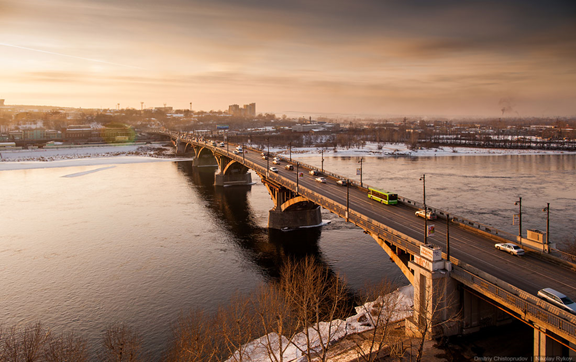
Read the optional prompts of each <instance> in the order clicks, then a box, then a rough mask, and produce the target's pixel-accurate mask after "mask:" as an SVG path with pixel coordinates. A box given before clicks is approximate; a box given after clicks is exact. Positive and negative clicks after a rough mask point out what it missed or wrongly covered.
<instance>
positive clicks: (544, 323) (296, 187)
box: [164, 132, 576, 360]
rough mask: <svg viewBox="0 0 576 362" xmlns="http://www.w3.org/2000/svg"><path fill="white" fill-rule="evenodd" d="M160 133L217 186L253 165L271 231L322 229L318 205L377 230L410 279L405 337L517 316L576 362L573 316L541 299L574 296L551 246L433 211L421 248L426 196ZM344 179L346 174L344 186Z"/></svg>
mask: <svg viewBox="0 0 576 362" xmlns="http://www.w3.org/2000/svg"><path fill="white" fill-rule="evenodd" d="M164 134H165V135H166V136H168V137H170V139H171V140H172V141H173V143H174V145H175V146H176V148H177V150H178V152H179V153H183V152H187V151H190V152H192V151H193V152H194V154H195V157H194V160H193V165H194V166H195V167H213V168H216V169H217V171H216V175H215V185H218V186H231V185H249V184H251V183H252V180H251V176H250V174H249V173H248V171H249V170H252V171H254V172H255V173H256V174H257V175H258V176H259V177H260V179H261V180H262V182H263V184H264V185H265V186H266V187H267V189H268V191H269V193H270V196H271V198H272V200H273V202H274V207H273V209H272V210H270V214H269V222H268V227H269V228H275V229H285V230H286V229H291V228H298V227H303V226H313V225H319V224H320V223H321V216H320V207H322V208H325V209H327V210H329V211H330V212H332V213H334V214H336V215H338V216H340V217H342V218H344V219H345V220H346V221H348V222H351V223H353V224H354V225H356V226H358V227H359V228H361V229H363V230H364V232H365V233H367V234H369V235H371V236H372V237H373V238H374V240H375V241H376V242H377V243H378V244H379V245H380V246H381V247H382V249H383V250H384V251H385V252H386V253H387V254H388V255H389V256H390V258H391V259H392V260H393V261H394V262H395V263H396V264H397V265H398V267H399V268H400V269H401V270H402V272H403V274H404V275H405V276H406V278H407V279H408V280H409V281H410V283H412V284H413V285H414V315H413V317H412V318H410V319H408V320H406V330H407V332H408V333H413V334H415V335H422V334H424V335H425V337H426V338H433V337H436V336H440V335H446V336H449V335H455V334H466V333H472V332H475V331H478V330H479V329H481V328H483V327H485V326H494V325H500V324H504V323H507V322H509V321H510V320H511V318H516V319H518V320H521V321H522V322H524V323H526V324H527V325H529V326H531V327H532V328H533V329H534V341H533V345H534V357H535V358H537V359H538V360H543V358H544V357H556V356H565V357H572V358H576V314H572V313H569V312H567V311H565V310H563V309H561V308H559V307H557V306H555V305H553V304H551V303H549V302H547V301H545V300H543V299H540V298H538V297H537V296H536V295H537V292H538V290H540V289H542V288H553V289H556V290H559V291H562V292H564V293H565V294H567V295H568V296H569V297H575V296H576V264H572V263H569V262H567V261H565V260H563V259H560V258H558V257H556V256H553V255H551V254H549V252H550V250H551V245H547V244H540V245H538V243H534V242H531V241H530V240H528V239H525V238H519V237H513V236H511V235H507V234H506V233H504V232H501V231H499V230H495V229H493V228H490V227H487V226H485V225H482V224H479V223H476V222H473V221H471V220H466V219H465V218H462V217H459V216H455V215H449V214H448V213H446V212H444V211H442V210H439V209H434V208H430V207H428V208H429V209H432V210H434V211H435V212H436V214H437V215H438V220H435V221H434V224H435V226H436V232H435V236H434V237H433V238H428V241H430V242H432V244H425V240H424V227H425V225H424V220H423V219H421V218H417V217H415V215H414V211H415V209H418V208H423V205H422V204H421V203H420V202H417V201H414V200H410V199H407V198H404V197H401V196H399V203H398V205H395V206H388V205H382V204H380V203H378V202H375V201H373V200H370V199H368V197H367V191H368V190H367V185H365V184H359V183H358V182H355V181H350V180H347V178H345V177H343V176H340V175H337V174H335V173H331V172H329V171H327V170H322V169H318V168H317V167H314V166H312V165H306V164H303V163H301V162H296V161H292V160H290V159H287V158H285V157H280V159H281V161H280V165H278V167H277V172H272V171H271V170H270V166H275V165H273V164H272V161H271V159H270V157H271V156H272V155H269V158H268V159H263V157H262V156H261V153H260V152H261V151H260V150H256V149H244V150H243V151H242V152H237V153H235V152H234V147H235V146H236V145H231V144H225V145H224V147H220V146H218V145H216V144H212V143H210V142H207V141H203V140H201V139H200V138H195V137H193V136H192V135H188V134H182V133H176V132H165V133H164ZM286 165H292V166H293V170H289V169H285V167H284V166H286ZM313 170H314V171H316V172H318V173H320V174H321V175H322V176H324V177H325V178H326V179H327V182H326V183H319V182H316V181H315V178H316V177H317V176H312V175H310V174H309V171H313ZM338 180H347V181H348V182H347V186H340V185H338V184H337V181H338ZM443 240H446V242H443ZM510 240H512V241H514V242H517V243H520V244H522V246H523V248H524V249H525V250H526V251H527V253H526V255H525V256H523V257H515V256H512V255H509V254H506V253H503V252H501V251H498V250H496V249H495V248H494V244H495V243H496V242H508V241H510ZM448 241H449V242H448ZM573 299H574V298H573Z"/></svg>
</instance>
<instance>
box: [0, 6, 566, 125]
mask: <svg viewBox="0 0 576 362" xmlns="http://www.w3.org/2000/svg"><path fill="white" fill-rule="evenodd" d="M0 98H5V99H6V103H7V104H35V105H60V106H73V107H104V108H116V104H117V103H120V107H121V108H124V107H133V108H137V109H139V108H140V102H145V107H152V106H162V105H163V103H167V104H168V105H171V106H174V107H176V108H188V107H189V103H190V102H193V108H194V109H195V110H200V109H201V110H210V109H214V110H217V109H227V107H228V105H229V104H233V103H238V104H240V105H243V104H246V103H251V102H255V103H256V105H257V111H258V112H267V111H270V112H277V113H282V112H283V111H303V112H314V111H318V112H335V113H372V114H395V115H490V116H500V115H501V114H502V109H505V112H504V115H516V114H519V115H521V116H527V115H535V116H556V115H576V1H573V0H564V1H554V0H546V1H529V0H518V1H505V0H495V1H472V0H454V1H429V0H426V1H424V0H421V1H409V0H402V1H401V0H395V1H385V0H348V1H344V0H305V1H304V0H281V1H280V0H162V1H158V0H50V1H47V0H46V1H44V0H24V1H23V0H0Z"/></svg>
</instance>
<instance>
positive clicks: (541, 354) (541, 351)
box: [534, 325, 576, 362]
mask: <svg viewBox="0 0 576 362" xmlns="http://www.w3.org/2000/svg"><path fill="white" fill-rule="evenodd" d="M535 327H536V328H534V361H535V362H540V361H541V362H545V361H555V360H556V358H557V357H562V356H563V357H567V358H568V357H572V358H573V359H574V358H576V353H574V351H570V349H569V348H568V347H566V346H563V345H562V344H560V343H559V342H558V341H557V340H563V338H561V337H558V336H556V335H554V334H553V333H552V332H550V331H546V329H545V328H541V327H539V326H538V325H536V326H535ZM552 336H553V337H554V338H551V337H552ZM555 339H556V340H555ZM563 342H566V344H568V343H567V341H565V340H564V341H563ZM570 352H572V354H571V353H570ZM558 360H560V359H558ZM566 360H569V359H566Z"/></svg>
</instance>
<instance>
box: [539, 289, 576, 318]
mask: <svg viewBox="0 0 576 362" xmlns="http://www.w3.org/2000/svg"><path fill="white" fill-rule="evenodd" d="M538 296H539V297H540V298H542V299H546V300H547V301H548V302H550V303H552V304H556V305H557V306H559V307H561V308H564V309H566V310H567V311H569V312H570V313H574V314H576V303H574V302H573V301H572V299H570V298H568V297H567V296H565V295H564V294H562V293H560V292H559V291H556V290H554V289H552V288H544V289H540V290H539V291H538Z"/></svg>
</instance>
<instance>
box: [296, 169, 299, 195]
mask: <svg viewBox="0 0 576 362" xmlns="http://www.w3.org/2000/svg"><path fill="white" fill-rule="evenodd" d="M299 165H300V164H299V163H298V161H296V195H298V181H299V180H300V172H299V171H298V166H299Z"/></svg>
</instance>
